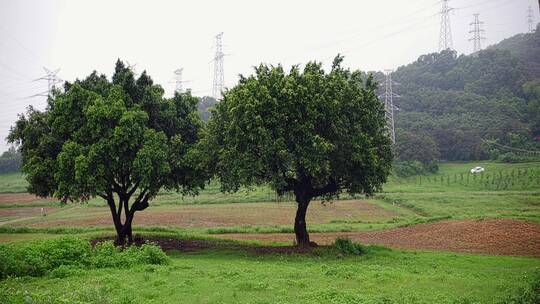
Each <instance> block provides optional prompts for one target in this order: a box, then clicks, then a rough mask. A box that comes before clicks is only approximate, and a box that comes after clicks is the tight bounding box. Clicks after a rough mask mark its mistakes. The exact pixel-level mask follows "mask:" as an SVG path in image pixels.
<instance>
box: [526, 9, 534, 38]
mask: <svg viewBox="0 0 540 304" xmlns="http://www.w3.org/2000/svg"><path fill="white" fill-rule="evenodd" d="M527 24H528V25H529V33H532V32H534V13H533V10H532V7H531V6H530V5H529V8H527Z"/></svg>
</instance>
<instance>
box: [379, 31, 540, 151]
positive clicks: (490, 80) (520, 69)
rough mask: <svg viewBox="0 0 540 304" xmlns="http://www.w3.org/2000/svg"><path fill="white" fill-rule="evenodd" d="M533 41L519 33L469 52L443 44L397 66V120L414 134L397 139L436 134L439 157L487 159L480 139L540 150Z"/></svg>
mask: <svg viewBox="0 0 540 304" xmlns="http://www.w3.org/2000/svg"><path fill="white" fill-rule="evenodd" d="M539 41H540V35H539V34H538V33H530V34H521V35H517V36H515V37H514V38H511V39H509V41H506V42H505V41H503V42H501V44H500V45H495V46H492V47H490V48H489V49H486V50H483V51H480V52H477V53H474V54H471V55H469V56H465V55H461V56H457V54H456V53H455V52H454V51H449V50H447V51H443V52H441V53H433V54H427V55H422V56H420V57H419V58H418V60H417V61H415V62H414V63H411V64H409V65H406V66H402V67H400V68H399V69H398V70H397V71H396V72H395V73H394V74H393V75H392V77H393V79H395V80H396V81H398V82H399V83H400V84H401V85H400V86H399V94H400V95H401V98H400V99H399V100H398V105H397V106H398V107H399V109H400V111H399V112H397V114H396V126H397V128H398V131H400V132H398V134H399V133H404V132H408V133H412V134H414V135H415V136H414V137H413V138H411V136H408V135H407V133H406V134H405V136H401V137H400V136H397V143H398V146H399V145H400V144H401V145H405V146H409V147H412V146H413V145H414V144H413V143H414V142H418V139H417V138H416V137H421V138H424V139H427V140H428V141H434V142H435V143H436V146H437V148H438V151H439V153H440V158H441V159H443V160H477V159H487V158H488V157H490V155H491V153H490V151H489V149H488V147H487V146H485V145H483V142H484V140H497V141H498V142H499V143H500V144H503V145H506V146H511V147H514V148H522V149H529V150H537V151H538V150H540V142H534V137H536V136H538V135H540V89H538V88H539V87H540V86H539V82H538V79H539V78H540V73H539V71H540V70H539V69H538V67H540V57H539V56H538V54H539V53H540V52H538V45H539ZM382 77H383V75H382V74H379V75H378V78H379V79H382ZM516 137H519V138H522V139H523V140H520V141H515V138H516ZM402 150H403V149H402ZM410 150H411V149H405V151H410ZM504 152H507V151H502V153H504ZM404 155H408V156H409V155H414V154H409V153H405V154H404ZM497 155H498V154H497ZM408 156H407V157H408ZM495 157H496V155H495ZM417 160H419V159H417Z"/></svg>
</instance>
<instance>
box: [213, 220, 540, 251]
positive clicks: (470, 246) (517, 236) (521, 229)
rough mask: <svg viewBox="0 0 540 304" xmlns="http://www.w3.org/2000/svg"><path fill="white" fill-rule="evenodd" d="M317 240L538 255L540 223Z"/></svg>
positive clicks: (272, 237) (284, 238)
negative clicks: (350, 240)
mask: <svg viewBox="0 0 540 304" xmlns="http://www.w3.org/2000/svg"><path fill="white" fill-rule="evenodd" d="M213 236H216V237H221V238H224V239H238V240H259V241H274V242H275V241H277V242H292V241H293V240H294V235H293V234H287V233H271V234H221V235H213ZM310 236H311V239H312V240H313V241H315V242H317V243H319V244H330V243H332V242H333V241H334V240H335V239H336V238H337V237H348V238H350V239H352V240H354V241H357V242H361V243H365V244H377V245H383V246H388V247H394V248H402V249H413V250H441V251H452V252H467V253H483V254H492V255H516V256H535V257H540V224H537V223H534V222H526V221H518V220H512V219H489V220H459V221H443V222H434V223H427V224H420V225H415V226H409V227H402V228H394V229H389V230H383V231H370V232H338V233H311V234H310Z"/></svg>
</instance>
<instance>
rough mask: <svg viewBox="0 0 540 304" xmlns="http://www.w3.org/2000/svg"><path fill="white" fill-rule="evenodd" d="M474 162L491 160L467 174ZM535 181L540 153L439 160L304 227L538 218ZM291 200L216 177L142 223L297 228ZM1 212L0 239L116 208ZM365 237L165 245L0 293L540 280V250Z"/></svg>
mask: <svg viewBox="0 0 540 304" xmlns="http://www.w3.org/2000/svg"><path fill="white" fill-rule="evenodd" d="M475 166H483V167H485V168H486V172H485V173H484V174H483V175H469V174H467V172H468V170H469V169H470V168H472V167H475ZM462 176H463V177H462ZM467 178H468V179H467ZM539 183H540V163H523V164H502V163H495V162H478V163H443V164H441V166H440V171H439V172H438V173H437V174H432V175H423V176H415V177H410V178H396V177H391V179H390V180H389V182H388V183H387V184H386V185H385V187H384V191H383V192H381V193H378V194H376V195H375V196H374V197H373V198H370V199H368V200H367V201H366V204H367V205H366V206H371V207H369V208H370V209H366V210H365V211H358V212H357V213H355V211H354V209H348V208H349V207H347V206H346V205H342V204H339V203H335V205H332V204H330V205H328V206H320V205H317V206H315V205H314V206H312V207H310V212H312V214H310V213H309V212H308V216H312V218H310V219H309V220H308V222H309V226H308V229H309V230H310V231H311V232H336V231H338V232H339V231H368V230H381V229H387V228H392V227H397V226H407V225H413V224H416V223H422V222H429V221H437V220H454V219H467V218H474V219H478V218H513V219H518V220H527V221H532V222H536V223H540V184H539ZM24 188H25V181H24V179H23V176H22V175H21V174H9V175H0V193H17V192H24ZM340 199H351V198H350V197H349V196H347V195H343V196H342V197H341V198H340ZM361 199H362V200H365V198H361ZM276 201H280V202H279V203H274V202H276ZM247 203H248V204H247ZM42 207H43V208H49V209H47V210H50V211H47V212H49V213H48V214H47V215H46V216H40V215H39V209H40V208H42ZM235 208H236V209H235ZM262 208H267V209H264V210H261V209H262ZM268 208H271V209H268ZM257 210H260V211H257ZM368 211H369V212H368ZM36 212H37V214H38V215H37V216H36V215H35V214H36ZM243 212H245V213H246V214H247V215H249V216H248V217H246V218H247V219H249V218H251V217H253V214H255V215H257V216H259V217H260V220H258V221H255V222H253V223H251V222H249V221H248V222H246V223H243V224H238V223H241V221H242V220H244V218H243V217H242V214H243ZM293 212H294V203H292V202H290V197H283V198H276V196H275V194H274V193H273V192H272V191H271V190H270V189H269V188H267V187H256V188H254V189H250V190H247V189H243V190H242V191H240V192H239V193H235V194H222V193H220V192H219V185H218V184H217V183H216V182H213V183H211V184H210V185H209V186H208V187H207V188H206V189H205V190H203V191H202V192H201V194H200V195H199V196H197V197H182V196H181V195H180V194H177V193H171V192H164V193H161V194H160V195H159V196H158V197H157V198H156V199H155V201H154V202H153V205H152V206H151V207H150V208H148V209H147V210H145V211H144V214H145V215H146V216H147V218H146V219H144V220H142V219H141V222H137V216H136V223H135V224H136V226H135V231H136V233H138V234H141V235H146V236H166V237H170V238H196V239H208V238H212V236H213V235H214V234H216V233H269V232H291V231H292V221H291V222H290V224H289V221H290V220H291V219H292V216H294V214H293ZM142 214H143V213H141V215H142ZM167 214H178V215H185V216H192V217H193V218H191V219H189V220H186V221H183V222H181V223H182V224H181V225H180V224H172V222H171V224H167V222H165V221H157V222H153V221H151V219H152V218H153V217H154V216H156V217H159V216H165V215H167ZM0 215H1V216H0V243H1V242H9V243H16V244H26V243H28V242H29V241H31V240H35V239H41V240H46V239H49V238H57V237H61V236H64V235H76V236H81V237H86V238H95V237H98V236H111V235H113V230H112V223H111V222H110V215H108V209H107V207H106V206H105V205H104V203H103V202H102V201H101V200H98V199H93V200H91V201H90V202H89V203H87V204H82V205H69V204H68V205H67V206H61V205H60V204H59V203H58V202H44V201H29V202H24V203H21V202H15V201H14V202H9V201H7V202H3V203H2V204H0ZM202 215H205V216H206V215H208V216H209V218H206V217H204V218H203V219H201V220H200V223H201V224H199V222H196V221H194V220H193V219H197V218H198V217H201V216H202ZM284 217H285V218H284ZM12 219H16V221H14V222H7V223H5V224H3V225H2V221H9V220H12ZM101 219H103V220H101ZM257 219H259V218H257ZM266 219H267V220H266ZM98 220H99V221H98ZM66 223H69V224H66ZM95 223H97V224H95ZM238 244H240V245H242V244H245V243H238ZM250 244H258V243H256V242H252V243H250ZM276 245H277V244H276ZM242 246H243V245H242ZM368 248H369V249H368V252H367V253H366V254H364V255H361V256H343V255H340V254H335V252H333V251H331V250H327V249H325V248H321V249H320V250H319V251H316V253H314V254H308V255H299V254H293V255H289V254H279V253H273V254H259V255H257V254H254V253H252V252H248V251H245V250H232V249H226V250H219V249H215V248H214V249H201V250H196V251H193V252H169V253H168V254H169V255H170V257H171V264H170V265H163V266H155V265H146V266H132V267H130V268H127V269H122V268H114V269H75V270H73V271H70V272H69V273H68V274H67V275H66V276H64V277H59V276H57V275H52V274H49V275H45V276H42V277H18V278H8V279H4V280H2V281H0V303H534V302H530V301H531V300H530V299H532V298H531V297H529V298H527V297H528V295H530V294H531V293H537V292H539V290H538V286H540V276H539V274H540V259H538V258H533V257H513V256H489V255H480V254H464V253H449V252H430V251H418V250H415V251H410V250H409V251H403V250H398V249H387V248H382V247H377V246H370V247H368ZM0 259H1V257H0ZM534 284H536V285H534ZM535 289H536V291H535Z"/></svg>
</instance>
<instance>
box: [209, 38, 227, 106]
mask: <svg viewBox="0 0 540 304" xmlns="http://www.w3.org/2000/svg"><path fill="white" fill-rule="evenodd" d="M222 38H223V32H222V33H219V34H218V35H216V54H215V55H214V83H213V86H212V96H213V97H214V98H216V99H217V98H219V97H221V96H220V95H221V92H222V91H223V86H224V82H225V80H224V77H225V76H224V74H223V57H224V56H225V54H223V42H222Z"/></svg>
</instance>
